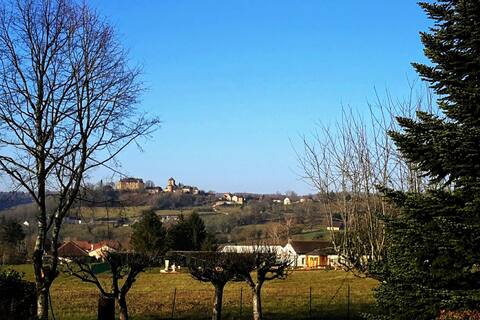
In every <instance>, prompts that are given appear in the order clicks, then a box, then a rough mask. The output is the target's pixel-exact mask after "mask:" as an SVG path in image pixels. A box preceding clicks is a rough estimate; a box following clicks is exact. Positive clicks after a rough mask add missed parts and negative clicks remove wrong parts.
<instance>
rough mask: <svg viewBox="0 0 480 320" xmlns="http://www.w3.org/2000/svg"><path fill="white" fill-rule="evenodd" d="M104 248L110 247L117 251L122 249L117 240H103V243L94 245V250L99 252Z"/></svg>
mask: <svg viewBox="0 0 480 320" xmlns="http://www.w3.org/2000/svg"><path fill="white" fill-rule="evenodd" d="M104 246H107V247H110V248H112V249H115V250H120V247H121V245H120V242H118V241H117V240H103V241H100V242H97V243H94V244H93V245H92V250H97V249H99V248H102V247H104Z"/></svg>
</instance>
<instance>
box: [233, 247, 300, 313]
mask: <svg viewBox="0 0 480 320" xmlns="http://www.w3.org/2000/svg"><path fill="white" fill-rule="evenodd" d="M242 258H243V259H244V260H245V265H246V266H249V268H243V269H239V270H237V272H239V275H238V277H240V278H242V279H244V280H245V282H246V283H247V284H248V286H249V287H250V289H251V291H252V308H253V319H254V320H261V319H263V314H262V287H263V284H264V283H265V281H270V280H274V279H286V278H287V276H288V268H289V267H290V265H291V259H289V257H288V255H285V254H283V253H282V252H278V250H277V249H276V248H275V247H272V246H268V245H261V244H257V245H254V246H251V250H249V252H245V253H244V255H243V256H242Z"/></svg>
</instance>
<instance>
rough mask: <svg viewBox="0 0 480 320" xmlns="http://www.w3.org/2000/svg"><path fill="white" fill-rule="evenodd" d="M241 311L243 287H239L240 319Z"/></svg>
mask: <svg viewBox="0 0 480 320" xmlns="http://www.w3.org/2000/svg"><path fill="white" fill-rule="evenodd" d="M242 311H243V287H240V317H242Z"/></svg>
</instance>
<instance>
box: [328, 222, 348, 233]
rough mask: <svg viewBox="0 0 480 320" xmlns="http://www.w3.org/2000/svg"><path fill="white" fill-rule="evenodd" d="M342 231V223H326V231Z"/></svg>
mask: <svg viewBox="0 0 480 320" xmlns="http://www.w3.org/2000/svg"><path fill="white" fill-rule="evenodd" d="M343 229H344V224H343V221H339V220H332V221H328V223H327V230H328V231H340V230H343Z"/></svg>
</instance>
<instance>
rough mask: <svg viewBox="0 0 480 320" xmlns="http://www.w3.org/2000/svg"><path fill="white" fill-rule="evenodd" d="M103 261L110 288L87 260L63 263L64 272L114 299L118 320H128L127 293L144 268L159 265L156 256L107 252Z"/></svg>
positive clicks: (103, 295) (75, 259) (76, 259)
mask: <svg viewBox="0 0 480 320" xmlns="http://www.w3.org/2000/svg"><path fill="white" fill-rule="evenodd" d="M103 260H104V261H105V262H107V263H108V265H109V267H110V272H111V275H112V278H111V287H110V289H107V288H105V287H104V286H103V285H102V283H101V281H100V280H99V279H98V277H97V276H96V274H95V272H94V270H93V269H92V266H91V262H92V261H90V260H88V259H81V258H74V259H71V260H70V261H68V262H65V263H63V267H64V271H65V272H66V273H67V274H69V275H72V276H74V277H76V278H78V279H80V280H82V281H83V282H88V283H92V284H94V285H95V286H96V287H97V288H98V290H99V291H100V294H101V296H100V299H101V298H102V297H107V298H114V299H115V301H116V302H117V304H118V307H119V310H120V320H128V308H127V300H126V297H127V293H128V292H129V290H130V288H131V287H132V285H133V283H134V282H135V280H136V279H137V276H138V274H139V273H141V272H143V271H145V269H146V268H148V267H151V266H154V265H160V263H159V260H160V259H159V258H158V257H157V256H155V257H152V256H147V255H144V254H139V253H129V252H108V251H105V252H104V253H103Z"/></svg>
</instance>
